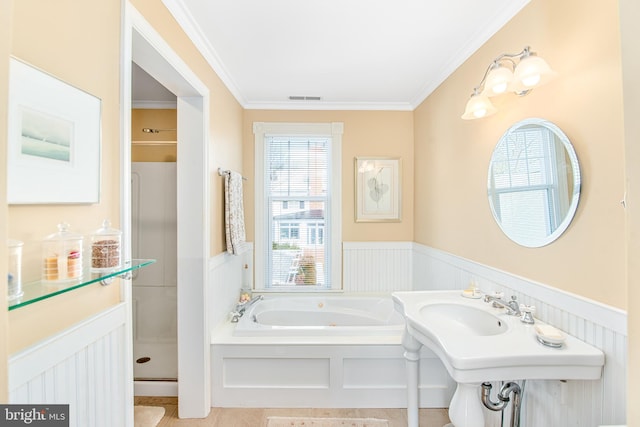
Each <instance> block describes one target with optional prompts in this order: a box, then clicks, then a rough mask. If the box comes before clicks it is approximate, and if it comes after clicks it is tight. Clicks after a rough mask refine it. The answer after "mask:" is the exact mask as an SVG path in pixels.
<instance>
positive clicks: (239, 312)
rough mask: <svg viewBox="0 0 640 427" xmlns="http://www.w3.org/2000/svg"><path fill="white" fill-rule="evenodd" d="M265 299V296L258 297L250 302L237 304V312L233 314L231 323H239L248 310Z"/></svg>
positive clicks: (234, 311)
mask: <svg viewBox="0 0 640 427" xmlns="http://www.w3.org/2000/svg"><path fill="white" fill-rule="evenodd" d="M263 298H264V295H257V296H255V297H253V298H251V300H249V301H244V302H239V303H238V304H236V308H235V310H233V311H232V312H231V322H233V323H238V320H240V318H241V317H242V315H243V314H244V312H245V311H246V310H247V308H249V307H251V306H252V305H253V304H254V303H256V302H257V301H260V300H261V299H263Z"/></svg>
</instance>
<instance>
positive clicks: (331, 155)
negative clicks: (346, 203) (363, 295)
mask: <svg viewBox="0 0 640 427" xmlns="http://www.w3.org/2000/svg"><path fill="white" fill-rule="evenodd" d="M343 128H344V125H343V124H342V123H339V122H334V123H266V122H255V123H253V132H254V136H255V141H254V142H255V154H256V157H255V159H256V160H255V178H256V183H255V185H256V202H255V242H254V247H255V259H254V268H255V274H254V277H255V284H254V288H255V289H257V290H261V291H277V292H284V291H294V292H297V291H323V290H327V291H329V290H339V289H341V288H342V251H341V249H342V219H341V216H342V205H341V201H342V157H341V154H342V133H343Z"/></svg>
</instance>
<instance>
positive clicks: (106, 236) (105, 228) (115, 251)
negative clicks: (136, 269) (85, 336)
mask: <svg viewBox="0 0 640 427" xmlns="http://www.w3.org/2000/svg"><path fill="white" fill-rule="evenodd" d="M121 240H122V232H121V231H120V230H118V229H115V228H111V223H110V222H109V221H108V220H106V219H105V220H104V221H103V222H102V228H100V229H98V230H96V231H95V233H94V234H93V235H92V236H91V271H93V272H105V271H112V270H116V269H118V268H119V267H120V265H121V263H122V260H121V258H120V255H121V251H120V248H121V246H120V244H121Z"/></svg>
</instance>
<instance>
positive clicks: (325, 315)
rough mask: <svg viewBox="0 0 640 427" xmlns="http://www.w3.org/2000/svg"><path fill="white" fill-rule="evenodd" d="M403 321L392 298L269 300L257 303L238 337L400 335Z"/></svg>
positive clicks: (238, 327)
mask: <svg viewBox="0 0 640 427" xmlns="http://www.w3.org/2000/svg"><path fill="white" fill-rule="evenodd" d="M403 328H404V319H403V317H402V316H401V315H400V314H399V313H398V312H397V311H396V310H395V309H394V306H393V301H392V300H391V299H390V298H388V297H353V296H328V297H312V296H301V297H290V296H288V297H282V296H281V297H266V298H265V299H263V300H261V301H258V302H256V303H254V304H253V305H252V306H251V307H249V309H248V310H247V311H246V312H245V313H244V315H243V316H242V317H241V318H240V320H239V321H238V324H237V325H236V327H235V330H234V335H235V336H256V337H258V336H296V335H303V336H320V335H322V336H325V335H327V336H328V335H330V336H337V335H348V336H370V335H376V336H387V335H394V336H395V335H400V334H401V333H402V330H403Z"/></svg>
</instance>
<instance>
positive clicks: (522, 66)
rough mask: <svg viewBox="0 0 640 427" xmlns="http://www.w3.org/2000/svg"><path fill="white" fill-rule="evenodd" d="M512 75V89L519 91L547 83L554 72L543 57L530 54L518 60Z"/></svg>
mask: <svg viewBox="0 0 640 427" xmlns="http://www.w3.org/2000/svg"><path fill="white" fill-rule="evenodd" d="M513 75H514V85H513V87H512V90H513V91H515V92H521V91H526V90H530V89H533V87H535V86H540V85H543V84H545V83H547V82H548V81H549V80H551V79H552V78H553V77H554V76H555V75H556V73H555V72H554V71H553V70H552V69H551V67H549V64H547V62H546V61H545V60H544V59H542V58H540V57H539V56H536V55H533V54H531V55H529V56H526V57H524V58H522V60H520V62H519V63H518V65H517V66H516V69H515V71H514V73H513Z"/></svg>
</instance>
